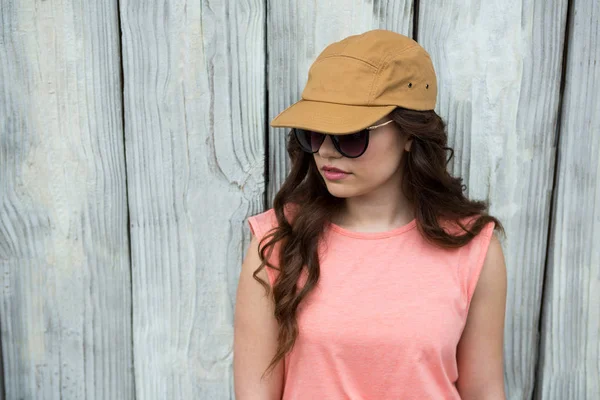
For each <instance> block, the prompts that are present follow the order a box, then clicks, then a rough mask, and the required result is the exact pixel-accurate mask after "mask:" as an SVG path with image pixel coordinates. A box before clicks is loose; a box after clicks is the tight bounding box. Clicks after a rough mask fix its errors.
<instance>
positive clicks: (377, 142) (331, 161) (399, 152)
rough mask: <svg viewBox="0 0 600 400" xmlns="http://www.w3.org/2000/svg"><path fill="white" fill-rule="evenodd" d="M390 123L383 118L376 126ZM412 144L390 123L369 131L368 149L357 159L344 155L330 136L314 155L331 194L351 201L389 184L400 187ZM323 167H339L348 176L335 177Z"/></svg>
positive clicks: (408, 138)
mask: <svg viewBox="0 0 600 400" xmlns="http://www.w3.org/2000/svg"><path fill="white" fill-rule="evenodd" d="M389 120H390V118H388V117H384V118H382V119H381V120H379V121H377V122H376V123H375V124H374V125H378V124H381V123H384V122H386V121H389ZM411 142H412V139H411V138H410V137H409V136H408V135H406V134H403V133H402V132H401V131H400V129H399V128H398V126H397V125H396V124H395V123H390V124H387V125H385V126H382V127H379V128H376V129H373V130H371V131H370V137H369V145H368V147H367V150H366V151H365V152H364V154H363V155H361V156H360V157H358V158H347V157H344V156H343V155H341V154H340V153H339V152H338V151H337V149H336V148H335V147H334V145H333V143H332V141H331V138H330V137H329V136H327V137H326V139H325V141H324V142H323V144H322V145H321V148H320V149H319V151H318V152H317V153H315V154H314V155H313V156H314V158H315V163H316V165H317V169H318V170H319V173H320V174H321V176H322V177H323V180H324V181H325V184H326V185H327V189H328V190H329V193H331V194H332V195H333V196H335V197H340V198H349V197H355V196H361V195H365V194H368V193H370V192H372V191H374V190H375V189H378V188H381V187H383V186H386V185H398V187H399V184H400V182H401V176H402V174H403V171H402V168H401V166H402V159H403V157H405V156H406V155H405V151H408V150H410V145H411ZM324 167H325V168H327V167H333V168H337V169H340V170H342V171H345V172H347V174H344V175H343V176H342V177H339V176H335V174H333V176H332V174H328V173H327V172H326V171H324V169H323V168H324ZM338 175H339V174H338Z"/></svg>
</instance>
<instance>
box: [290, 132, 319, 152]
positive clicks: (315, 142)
mask: <svg viewBox="0 0 600 400" xmlns="http://www.w3.org/2000/svg"><path fill="white" fill-rule="evenodd" d="M294 132H295V135H296V139H297V140H298V143H300V146H301V147H302V149H303V150H304V151H307V152H309V153H316V152H317V151H319V147H321V144H322V143H323V141H324V139H325V135H323V134H321V133H318V132H311V131H307V130H304V129H294Z"/></svg>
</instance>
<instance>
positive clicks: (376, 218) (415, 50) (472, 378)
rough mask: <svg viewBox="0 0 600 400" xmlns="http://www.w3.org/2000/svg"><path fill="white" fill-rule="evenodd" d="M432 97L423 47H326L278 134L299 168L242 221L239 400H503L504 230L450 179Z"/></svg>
mask: <svg viewBox="0 0 600 400" xmlns="http://www.w3.org/2000/svg"><path fill="white" fill-rule="evenodd" d="M436 97H437V82H436V76H435V71H434V68H433V65H432V63H431V59H430V57H429V55H428V54H427V52H426V51H425V50H424V49H423V48H422V47H421V46H420V45H418V44H417V43H416V42H415V41H413V40H412V39H410V38H408V37H406V36H403V35H400V34H397V33H393V32H390V31H385V30H374V31H369V32H366V33H364V34H362V35H355V36H350V37H348V38H346V39H344V40H342V41H340V42H336V43H333V44H331V45H330V46H328V47H327V48H326V49H325V50H324V51H323V52H322V53H321V54H320V55H319V57H318V58H317V59H316V60H315V62H314V63H313V65H312V66H311V68H310V71H309V77H308V81H307V84H306V87H305V89H304V91H303V93H302V100H300V101H299V102H297V103H296V104H294V105H292V106H291V107H289V108H288V109H286V110H284V111H283V112H282V113H281V114H279V115H278V116H277V117H276V118H275V119H274V120H273V122H272V123H271V125H272V126H274V127H287V128H292V130H291V132H290V134H289V139H288V144H287V150H288V153H289V156H290V159H291V162H292V167H291V171H290V174H289V175H288V177H287V179H286V180H285V182H284V184H283V186H282V187H281V189H280V191H279V192H278V193H277V195H276V196H275V199H274V202H273V208H271V209H269V210H267V211H266V212H263V213H261V214H259V215H255V216H252V217H250V218H249V220H248V222H249V225H250V229H251V231H252V233H253V236H252V241H251V243H250V246H249V249H248V251H247V255H246V257H245V259H244V262H243V265H242V271H241V275H240V280H239V286H238V291H237V300H236V308H235V335H234V336H235V340H234V342H235V343H234V381H235V392H236V398H237V399H238V400H246V399H281V398H283V399H378V400H381V399H459V398H462V399H504V398H505V394H504V385H503V362H502V360H503V357H502V356H503V354H502V348H503V327H504V312H505V311H504V310H505V303H506V267H505V262H504V257H503V253H502V248H501V246H500V243H499V241H498V239H497V238H496V236H495V235H494V234H493V231H494V228H496V229H498V230H499V231H501V232H504V230H503V227H502V225H501V223H500V221H498V220H497V219H496V218H494V217H492V216H490V215H488V214H487V212H486V210H487V204H486V203H484V202H478V201H472V200H469V199H468V198H466V197H465V196H464V194H463V189H464V185H462V184H461V182H462V179H460V178H456V177H452V176H451V175H449V174H448V172H447V171H446V164H447V160H446V158H447V155H446V150H449V151H450V152H452V149H450V148H448V147H446V144H447V135H446V133H445V124H444V122H443V121H442V119H441V118H440V117H439V116H438V115H437V114H436V113H435V112H434V111H433V109H434V107H435V102H436ZM451 157H452V156H450V158H451ZM259 284H260V285H259ZM261 285H262V287H261ZM265 289H266V293H267V294H268V296H265Z"/></svg>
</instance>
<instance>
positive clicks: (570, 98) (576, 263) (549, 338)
mask: <svg viewBox="0 0 600 400" xmlns="http://www.w3.org/2000/svg"><path fill="white" fill-rule="evenodd" d="M599 20H600V3H598V1H596V0H574V1H573V4H572V12H571V15H570V22H569V24H570V29H569V33H568V41H569V45H568V49H567V63H566V71H565V90H564V95H563V100H562V117H561V125H560V134H559V138H560V140H559V143H558V146H559V149H558V150H559V153H558V154H559V156H558V171H557V172H558V173H557V182H556V197H555V203H554V212H553V218H552V229H551V240H550V245H549V253H548V267H547V268H548V269H547V279H546V286H545V291H546V292H545V296H544V299H545V302H544V308H543V318H542V330H541V333H542V341H541V358H540V367H539V374H538V378H539V379H538V390H537V391H536V398H537V399H544V400H546V399H549V400H553V399H556V400H558V399H560V400H576V399H577V400H578V399H600V250H599V246H600V113H599V111H600V30H599V28H598V21H599Z"/></svg>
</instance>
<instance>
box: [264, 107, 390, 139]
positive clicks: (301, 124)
mask: <svg viewBox="0 0 600 400" xmlns="http://www.w3.org/2000/svg"><path fill="white" fill-rule="evenodd" d="M395 108H396V106H351V105H347V104H336V103H323V102H319V101H310V100H300V101H299V102H297V103H296V104H293V105H292V106H290V107H288V108H287V109H285V110H284V111H283V112H282V113H281V114H279V115H278V116H277V117H275V118H274V119H273V121H271V126H272V127H275V128H278V127H286V128H300V129H306V130H311V131H315V132H322V133H333V134H339V135H343V134H349V133H353V132H357V131H360V130H362V129H365V128H367V127H369V126H371V125H374V124H375V122H377V121H378V120H380V119H381V118H383V117H385V116H386V115H388V114H389V113H390V112H392V110H394V109H395Z"/></svg>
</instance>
